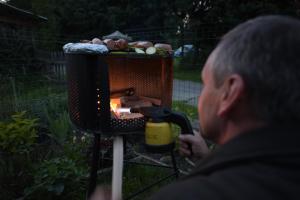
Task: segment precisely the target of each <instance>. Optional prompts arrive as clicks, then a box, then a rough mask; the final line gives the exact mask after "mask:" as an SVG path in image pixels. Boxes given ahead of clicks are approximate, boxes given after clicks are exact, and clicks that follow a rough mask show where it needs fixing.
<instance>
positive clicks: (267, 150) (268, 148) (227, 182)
mask: <svg viewBox="0 0 300 200" xmlns="http://www.w3.org/2000/svg"><path fill="white" fill-rule="evenodd" d="M151 199H153V200H154V199H161V200H168V199H169V200H177V199H182V200H183V199H185V200H188V199H191V200H192V199H199V200H206V199H209V200H216V199H218V200H221V199H222V200H225V199H226V200H235V199H236V200H248V199H249V200H254V199H259V200H260V199H261V200H277V199H284V200H286V199H300V128H291V127H285V128H284V127H273V128H262V129H258V130H255V131H251V132H248V133H244V134H241V135H240V136H238V137H236V138H234V139H233V140H231V141H230V142H228V143H227V144H225V145H223V146H222V147H220V148H219V149H217V150H216V151H215V152H213V153H211V155H209V156H208V157H207V158H205V159H203V160H202V161H201V162H200V163H199V165H198V167H197V168H196V169H195V171H194V172H193V173H191V174H190V175H189V176H187V177H185V178H183V179H182V180H180V181H178V182H176V183H173V184H171V185H168V186H166V187H164V188H163V189H162V190H160V191H159V192H158V193H156V194H154V196H152V198H151Z"/></svg>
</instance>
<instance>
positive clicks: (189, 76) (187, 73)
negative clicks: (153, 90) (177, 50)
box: [174, 58, 202, 82]
mask: <svg viewBox="0 0 300 200" xmlns="http://www.w3.org/2000/svg"><path fill="white" fill-rule="evenodd" d="M181 65H182V64H181V63H180V58H174V79H180V80H190V81H195V82H202V81H201V68H200V67H197V68H194V69H193V68H192V69H182V68H183V67H182V66H181Z"/></svg>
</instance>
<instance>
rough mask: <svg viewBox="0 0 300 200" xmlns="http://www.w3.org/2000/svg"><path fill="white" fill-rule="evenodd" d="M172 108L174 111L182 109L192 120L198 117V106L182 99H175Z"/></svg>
mask: <svg viewBox="0 0 300 200" xmlns="http://www.w3.org/2000/svg"><path fill="white" fill-rule="evenodd" d="M172 108H173V110H174V111H180V112H183V113H185V114H186V115H187V116H188V118H189V119H190V120H194V119H197V118H198V111H197V108H196V107H194V106H191V105H188V104H185V103H184V102H181V101H173V104H172Z"/></svg>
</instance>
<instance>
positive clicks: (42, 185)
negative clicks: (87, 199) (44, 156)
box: [25, 157, 88, 200]
mask: <svg viewBox="0 0 300 200" xmlns="http://www.w3.org/2000/svg"><path fill="white" fill-rule="evenodd" d="M87 175H88V168H87V167H86V166H82V165H78V164H77V163H76V162H75V161H73V160H72V159H69V158H66V157H59V158H53V159H50V160H46V161H44V162H43V163H42V164H40V165H38V166H37V167H36V171H35V173H34V184H33V186H31V187H28V188H27V189H26V190H25V197H26V199H44V200H45V199H84V196H85V190H86V179H87Z"/></svg>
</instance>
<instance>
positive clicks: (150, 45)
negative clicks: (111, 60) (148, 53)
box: [133, 41, 153, 49]
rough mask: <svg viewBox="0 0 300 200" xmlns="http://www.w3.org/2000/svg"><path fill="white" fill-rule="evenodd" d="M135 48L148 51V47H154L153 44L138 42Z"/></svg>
mask: <svg viewBox="0 0 300 200" xmlns="http://www.w3.org/2000/svg"><path fill="white" fill-rule="evenodd" d="M133 47H135V48H144V49H147V48H148V47H153V43H152V42H149V41H138V42H137V43H136V44H134V45H133Z"/></svg>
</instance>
